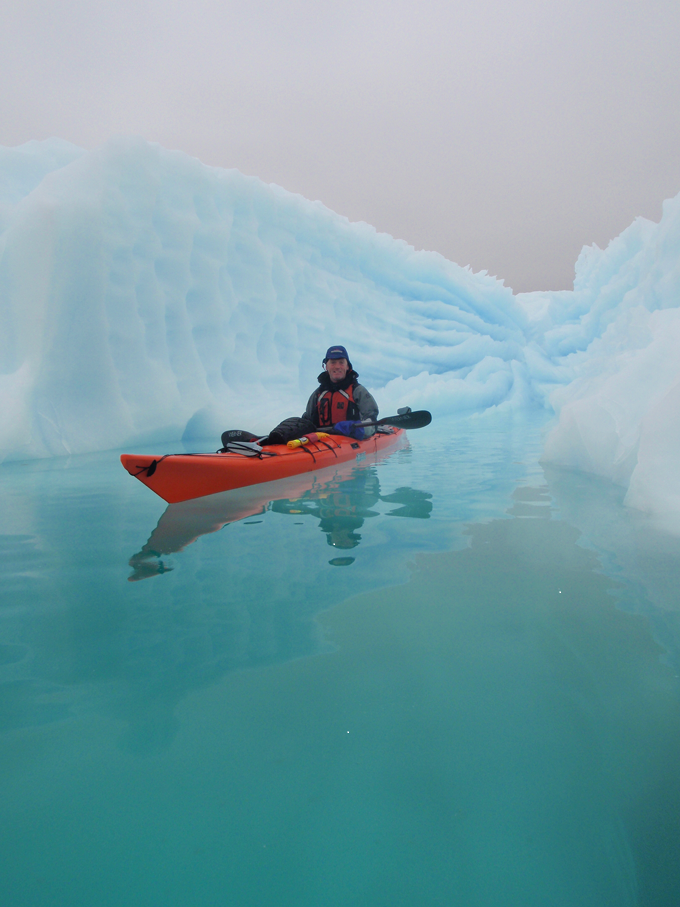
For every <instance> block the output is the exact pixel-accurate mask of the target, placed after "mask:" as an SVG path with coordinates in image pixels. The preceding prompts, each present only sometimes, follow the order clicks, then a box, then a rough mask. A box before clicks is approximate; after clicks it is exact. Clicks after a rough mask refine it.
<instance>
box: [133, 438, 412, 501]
mask: <svg viewBox="0 0 680 907" xmlns="http://www.w3.org/2000/svg"><path fill="white" fill-rule="evenodd" d="M405 440H406V432H405V431H404V430H403V429H401V428H394V427H392V426H381V427H380V429H379V430H378V431H377V432H376V433H375V434H374V435H373V436H372V437H370V438H367V439H366V440H365V441H356V440H355V439H354V438H348V437H345V436H344V435H330V436H328V437H327V438H326V439H325V441H311V442H310V443H309V444H307V445H305V446H304V447H297V448H294V449H290V448H289V447H287V446H286V445H285V444H271V445H266V446H265V447H263V454H262V456H261V457H251V456H244V455H243V454H240V453H234V452H227V453H196V454H166V455H165V456H162V457H158V456H156V457H154V456H149V455H141V454H123V455H122V456H121V458H120V461H121V463H122V464H123V466H124V467H125V469H127V471H128V472H129V473H130V475H131V476H134V477H135V478H136V479H139V481H140V482H142V483H143V484H144V485H146V486H147V487H148V488H150V489H151V490H152V491H155V492H156V494H157V495H159V496H160V497H161V498H163V500H164V501H167V502H168V504H177V503H179V502H180V501H189V500H191V499H193V498H200V497H203V496H204V495H208V494H217V493H218V492H220V491H230V490H231V489H233V488H244V487H245V486H247V485H259V484H260V482H273V481H276V480H277V479H285V478H288V477H289V476H295V475H299V474H300V473H305V472H313V471H314V470H317V469H323V468H325V467H327V466H333V465H336V464H339V463H346V462H348V461H350V460H364V459H367V458H369V457H374V456H375V455H376V454H380V453H382V452H384V451H386V450H388V449H390V448H394V449H396V448H397V447H400V446H401V445H402V444H403V443H404V442H405Z"/></svg>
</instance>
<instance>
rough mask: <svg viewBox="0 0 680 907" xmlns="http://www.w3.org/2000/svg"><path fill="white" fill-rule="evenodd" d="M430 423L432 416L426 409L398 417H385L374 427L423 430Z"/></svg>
mask: <svg viewBox="0 0 680 907" xmlns="http://www.w3.org/2000/svg"><path fill="white" fill-rule="evenodd" d="M431 421H432V414H431V413H428V411H427V410H426V409H420V410H417V412H415V413H403V414H401V415H399V416H387V417H386V418H384V419H378V421H377V422H376V425H394V427H395V428H424V427H425V426H426V425H429V424H430V422H431Z"/></svg>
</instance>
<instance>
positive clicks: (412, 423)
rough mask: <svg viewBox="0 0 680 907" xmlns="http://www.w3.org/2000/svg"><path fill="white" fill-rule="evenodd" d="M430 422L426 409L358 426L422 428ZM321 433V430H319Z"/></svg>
mask: <svg viewBox="0 0 680 907" xmlns="http://www.w3.org/2000/svg"><path fill="white" fill-rule="evenodd" d="M431 421H432V414H431V413H428V411H427V410H426V409H419V410H418V411H417V412H415V413H399V414H398V415H396V416H386V417H385V418H384V419H378V421H377V422H361V423H359V424H360V425H364V426H366V425H368V426H371V425H376V426H377V425H393V426H394V427H395V428H424V427H425V426H426V425H429V424H430V422H431ZM321 430H322V431H323V429H321Z"/></svg>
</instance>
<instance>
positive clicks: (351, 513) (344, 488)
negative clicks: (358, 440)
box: [271, 469, 380, 567]
mask: <svg viewBox="0 0 680 907" xmlns="http://www.w3.org/2000/svg"><path fill="white" fill-rule="evenodd" d="M379 500H380V482H379V480H378V476H377V475H376V473H374V472H372V471H369V470H367V469H364V470H360V471H359V470H357V471H356V472H355V474H354V475H353V476H351V478H349V479H340V480H339V481H331V482H329V483H328V487H327V488H326V489H323V490H315V491H310V492H309V493H308V494H307V495H305V496H303V497H302V498H299V499H298V500H281V501H272V504H271V510H272V511H273V512H274V513H288V514H290V515H291V516H311V517H314V518H316V519H318V520H319V529H320V530H321V531H322V532H323V533H325V535H326V540H327V542H328V544H329V545H330V546H331V547H333V548H340V549H343V550H351V549H352V548H356V546H357V545H358V544H359V542H360V541H361V535H360V534H359V532H358V530H359V529H361V527H362V526H363V525H364V520H365V519H367V518H370V517H377V516H379V515H380V514H379V512H378V511H377V510H372V509H371V508H372V507H374V506H375V505H376V504H377V503H378V501H379ZM329 563H330V564H332V565H333V566H334V567H347V566H349V565H350V564H352V563H354V558H352V557H342V558H333V559H332V560H331V561H329Z"/></svg>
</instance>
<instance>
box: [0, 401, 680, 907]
mask: <svg viewBox="0 0 680 907" xmlns="http://www.w3.org/2000/svg"><path fill="white" fill-rule="evenodd" d="M541 430H542V426H541V424H540V422H531V421H521V422H520V421H515V422H513V421H511V420H503V419H501V418H500V417H499V418H497V419H496V420H495V421H489V420H487V421H484V420H481V421H479V420H470V421H468V422H467V423H439V424H436V423H433V425H432V426H430V427H429V428H428V429H424V430H422V431H419V432H412V433H411V447H410V448H408V449H404V450H400V451H397V452H395V453H394V454H393V455H392V456H390V457H389V458H387V459H385V460H383V461H381V462H379V463H376V464H372V463H365V464H362V465H361V466H360V467H351V468H348V469H346V470H338V471H335V470H331V471H326V472H324V473H320V474H319V475H318V476H316V477H314V482H313V484H310V486H309V487H306V488H303V489H301V488H300V487H299V486H298V485H296V484H295V483H286V482H282V483H276V485H275V487H268V488H267V489H266V490H265V491H266V493H265V494H264V495H263V493H262V492H261V491H260V492H259V493H258V491H257V490H253V489H251V490H250V491H248V492H243V493H241V494H240V496H239V495H234V494H231V495H222V496H214V497H213V498H212V499H205V500H204V501H203V502H194V503H188V504H186V505H176V506H174V507H170V508H166V505H165V504H164V503H163V502H162V501H161V500H160V499H159V498H157V497H156V496H154V495H153V494H152V493H151V492H150V491H148V490H147V489H146V488H144V487H143V486H142V485H141V484H139V483H138V482H135V481H134V480H132V479H131V478H130V477H129V476H128V475H127V473H125V472H124V471H123V469H122V467H120V465H119V463H118V461H117V454H111V453H107V454H97V455H93V456H84V457H74V458H72V459H70V460H52V461H42V462H37V463H30V464H10V465H6V466H4V467H2V468H0V490H1V494H2V500H3V510H2V516H1V517H0V531H1V532H2V535H1V536H0V545H1V546H2V554H3V557H2V561H1V563H2V568H1V569H2V585H1V592H0V804H1V806H0V809H1V810H2V817H3V821H2V823H0V854H2V856H1V858H0V891H2V892H3V895H2V904H3V905H7V907H15V905H16V907H24V905H26V907H38V905H39V907H48V905H49V907H52V905H68V907H81V905H83V907H84V905H88V907H91V905H92V904H100V905H140V907H141V905H145V907H155V905H159V907H160V905H164V907H166V905H178V907H179V905H183V907H184V905H186V907H193V905H202V907H203V905H206V904H213V905H230V907H231V905H234V907H241V905H243V907H255V905H269V904H271V905H281V907H283V905H286V907H287V905H296V907H306V905H309V907H326V905H327V907H336V905H338V907H340V905H343V907H345V905H347V904H349V903H352V904H358V905H367V907H368V905H370V907H395V905H409V907H412V905H414V904H418V905H439V904H442V905H456V907H457V905H460V907H515V905H517V907H520V905H523V907H527V905H530V907H533V905H536V907H538V905H541V907H545V905H550V907H562V905H564V907H567V905H569V907H572V905H574V907H575V905H593V907H610V905H611V907H627V905H654V907H657V905H658V907H676V905H677V904H678V903H680V860H679V859H678V855H679V854H680V758H679V757H680V686H679V684H680V681H679V679H678V674H679V673H680V671H679V670H678V667H679V665H680V657H679V653H680V621H679V619H678V617H679V613H680V597H679V596H678V593H677V589H678V580H679V579H680V543H679V541H678V540H677V539H674V538H672V537H670V536H666V535H664V534H662V533H661V532H658V531H657V530H655V528H654V527H653V526H652V525H651V524H650V523H649V521H647V520H646V519H645V518H644V517H642V516H641V515H639V514H633V513H630V512H627V511H626V510H625V509H624V508H623V507H622V502H621V496H622V495H621V491H620V489H617V488H614V487H612V486H609V485H606V484H605V483H601V482H598V481H597V480H595V479H592V478H588V477H585V476H579V475H577V474H570V473H566V472H560V471H557V470H549V469H547V468H546V469H543V468H542V467H541V466H540V465H539V463H538V456H539V452H540V449H541ZM155 452H158V451H155Z"/></svg>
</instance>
